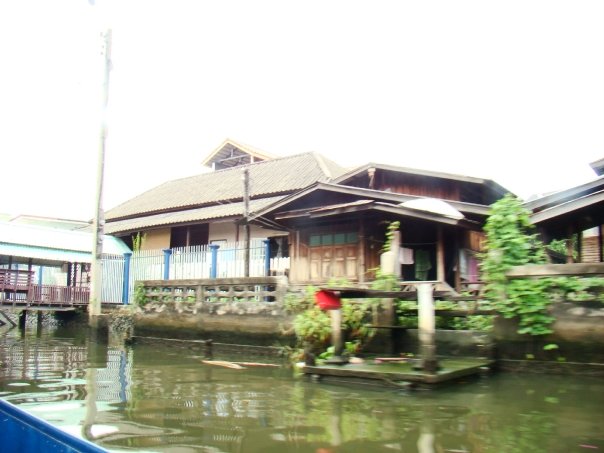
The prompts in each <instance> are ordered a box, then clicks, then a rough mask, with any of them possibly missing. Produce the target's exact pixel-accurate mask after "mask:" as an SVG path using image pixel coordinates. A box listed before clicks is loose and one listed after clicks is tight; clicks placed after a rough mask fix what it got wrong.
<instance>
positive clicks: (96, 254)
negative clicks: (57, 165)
mask: <svg viewBox="0 0 604 453" xmlns="http://www.w3.org/2000/svg"><path fill="white" fill-rule="evenodd" d="M101 37H102V48H101V55H102V56H103V61H104V64H103V76H104V77H103V88H102V97H101V114H102V116H101V131H100V135H99V150H98V162H97V181H96V197H95V198H96V203H95V205H96V211H95V215H94V221H93V224H92V225H93V235H94V239H93V241H94V242H93V244H92V265H91V274H92V278H91V282H90V301H89V303H88V317H89V320H90V324H91V325H96V323H95V322H94V318H95V317H97V316H99V315H100V314H101V292H102V287H103V286H102V283H103V282H102V280H103V262H102V257H103V234H104V227H105V213H104V211H103V180H104V175H105V142H106V139H107V118H106V113H107V103H108V101H109V73H110V71H111V29H107V30H106V31H105V32H104V33H101Z"/></svg>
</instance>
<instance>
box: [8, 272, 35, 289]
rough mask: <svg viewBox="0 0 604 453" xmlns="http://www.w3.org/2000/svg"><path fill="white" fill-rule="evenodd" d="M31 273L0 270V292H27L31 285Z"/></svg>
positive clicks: (32, 274)
mask: <svg viewBox="0 0 604 453" xmlns="http://www.w3.org/2000/svg"><path fill="white" fill-rule="evenodd" d="M33 277H34V273H33V271H24V270H18V269H0V291H2V292H9V291H10V292H27V291H28V290H29V288H30V286H31V285H32V282H33Z"/></svg>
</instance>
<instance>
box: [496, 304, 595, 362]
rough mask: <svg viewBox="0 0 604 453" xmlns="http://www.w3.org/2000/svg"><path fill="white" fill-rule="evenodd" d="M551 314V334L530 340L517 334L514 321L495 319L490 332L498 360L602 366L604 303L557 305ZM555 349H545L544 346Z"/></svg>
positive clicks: (516, 326)
mask: <svg viewBox="0 0 604 453" xmlns="http://www.w3.org/2000/svg"><path fill="white" fill-rule="evenodd" d="M550 313H551V314H552V315H553V316H554V318H555V319H556V321H555V322H554V324H553V330H554V333H552V334H551V335H546V336H543V337H539V336H537V337H532V336H530V335H520V334H518V333H517V329H518V324H517V321H516V320H514V319H503V318H497V319H496V321H495V327H494V330H493V333H492V337H493V341H494V343H495V345H496V348H497V358H498V359H500V360H502V361H528V362H529V363H534V362H537V361H553V362H557V363H559V364H565V363H593V364H604V304H603V303H601V302H596V301H594V302H558V303H556V304H554V305H552V307H551V311H550ZM550 344H551V345H556V346H557V347H555V348H553V349H550V350H546V349H544V346H546V345H550Z"/></svg>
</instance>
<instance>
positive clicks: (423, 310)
mask: <svg viewBox="0 0 604 453" xmlns="http://www.w3.org/2000/svg"><path fill="white" fill-rule="evenodd" d="M433 289H434V284H433V283H429V282H425V283H419V284H418V285H417V305H418V307H417V315H418V326H419V353H420V364H419V366H418V368H419V369H421V370H423V371H426V372H427V373H432V374H433V373H436V371H437V370H438V361H437V360H436V341H435V334H436V316H435V313H434V297H433V294H432V291H433Z"/></svg>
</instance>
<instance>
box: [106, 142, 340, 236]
mask: <svg viewBox="0 0 604 453" xmlns="http://www.w3.org/2000/svg"><path fill="white" fill-rule="evenodd" d="M242 168H248V169H249V180H250V197H251V198H252V199H257V198H264V197H274V196H278V195H286V194H290V193H292V192H294V191H296V190H300V189H302V188H304V187H307V186H309V185H311V184H314V183H316V182H317V181H329V180H331V179H333V178H336V177H338V176H340V175H341V174H342V173H343V172H344V169H343V168H341V167H340V166H339V165H337V164H335V163H334V162H331V161H330V160H328V159H326V158H324V157H323V156H321V155H319V154H316V153H303V154H297V155H294V156H287V157H282V158H279V159H272V160H266V161H263V162H258V163H254V164H249V165H245V166H243V167H236V168H229V169H224V170H218V171H213V172H209V173H202V174H200V175H197V176H191V177H188V178H183V179H177V180H174V181H169V182H166V183H164V184H162V185H160V186H158V187H155V188H154V189H151V190H148V191H147V192H144V193H143V194H141V195H138V196H137V197H135V198H132V199H131V200H128V201H126V202H125V203H122V204H121V205H119V206H117V207H115V208H113V209H111V210H109V211H108V212H107V213H106V215H105V217H106V219H107V222H108V223H107V227H109V224H110V223H111V222H113V221H116V220H121V219H128V218H134V217H141V216H148V215H154V214H160V213H167V212H176V211H183V210H188V209H193V208H201V207H206V206H212V205H218V204H222V203H227V202H233V201H238V200H242V199H243V182H242ZM166 223H171V222H166ZM107 231H109V230H107Z"/></svg>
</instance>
